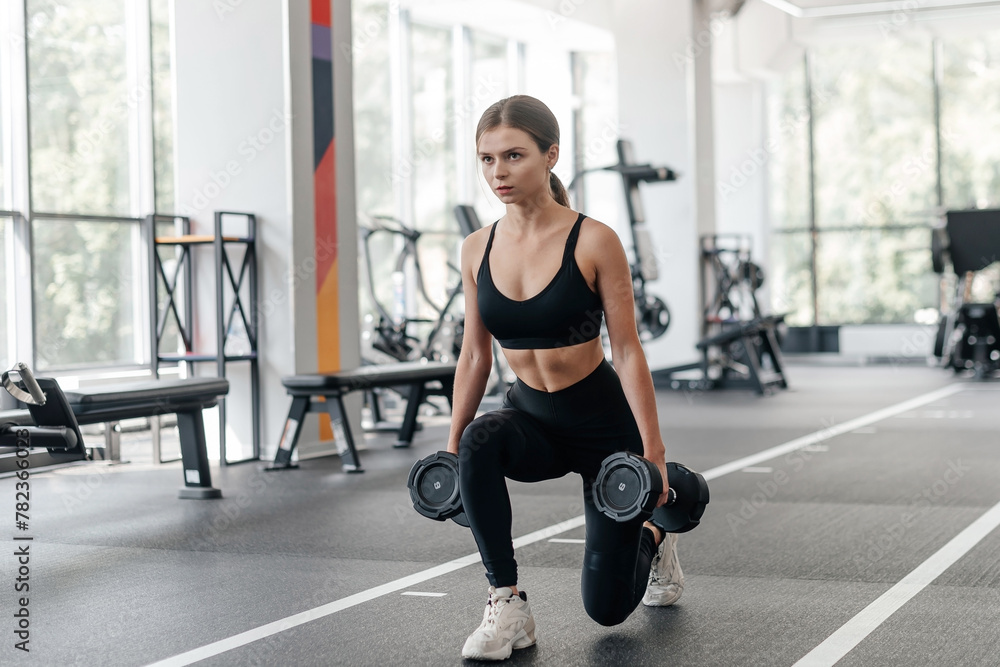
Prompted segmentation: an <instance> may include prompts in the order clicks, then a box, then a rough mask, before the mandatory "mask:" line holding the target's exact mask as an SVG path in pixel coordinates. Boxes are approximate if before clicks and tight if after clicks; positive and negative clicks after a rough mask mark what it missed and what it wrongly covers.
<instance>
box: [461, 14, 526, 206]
mask: <svg viewBox="0 0 1000 667" xmlns="http://www.w3.org/2000/svg"><path fill="white" fill-rule="evenodd" d="M471 71H472V76H471V80H470V82H469V83H470V84H471V89H470V90H468V91H467V93H468V94H467V99H466V100H465V104H464V107H465V108H468V109H471V110H472V113H471V114H469V115H470V119H471V126H470V130H469V131H470V132H472V133H473V136H475V134H474V131H475V127H476V124H477V123H478V122H479V117H480V116H482V115H483V112H484V111H486V109H487V108H489V106H490V105H491V104H493V103H494V102H496V101H497V100H500V99H502V98H504V97H507V95H508V94H509V92H508V91H509V89H510V87H511V84H512V83H515V84H516V82H509V81H508V80H507V73H508V72H509V71H510V66H509V64H508V62H507V41H506V40H504V39H501V38H499V37H495V36H493V35H489V34H486V33H483V32H478V31H477V32H473V34H472V70H471ZM475 183H476V188H475V195H476V196H475V200H474V201H473V205H474V206H475V207H476V210H478V211H490V220H489V222H493V220H495V219H496V218H499V217H500V216H501V215H502V214H503V206H502V205H501V204H500V203H499V202H498V201H497V199H496V197H494V196H493V193H492V192H491V191H490V188H489V186H488V185H487V184H486V181H484V180H483V178H482V176H479V177H477V178H476V181H475Z"/></svg>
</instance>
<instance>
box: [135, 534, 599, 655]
mask: <svg viewBox="0 0 1000 667" xmlns="http://www.w3.org/2000/svg"><path fill="white" fill-rule="evenodd" d="M583 524H584V518H583V516H578V517H575V518H572V519H569V520H568V521H563V522H561V523H557V524H555V525H553V526H549V527H548V528H542V529H541V530H536V531H535V532H533V533H528V534H527V535H523V536H521V537H519V538H517V539H516V540H514V548H515V549H517V548H519V547H523V546H526V545H528V544H533V543H535V542H541V541H542V540H546V539H548V538H550V537H552V536H553V535H558V534H559V533H565V532H566V531H567V530H572V529H574V528H579V527H580V526H582V525H583ZM479 562H480V557H479V552H476V553H472V554H469V555H468V556H462V557H461V558H456V559H455V560H451V561H448V562H447V563H443V564H441V565H438V566H436V567H432V568H430V569H427V570H422V571H420V572H415V573H413V574H411V575H409V576H406V577H403V578H401V579H396V580H395V581H390V582H389V583H386V584H382V585H381V586H376V587H375V588H369V589H368V590H366V591H361V592H360V593H355V594H354V595H349V596H347V597H346V598H341V599H340V600H334V601H333V602H329V603H327V604H325V605H322V606H319V607H316V608H315V609H309V610H307V611H303V612H300V613H298V614H294V615H292V616H288V617H287V618H282V619H280V620H277V621H273V622H271V623H267V624H265V625H261V626H258V627H256V628H253V629H251V630H247V631H246V632H241V633H240V634H238V635H233V636H232V637H227V638H226V639H222V640H220V641H217V642H214V643H212V644H207V645H205V646H202V647H200V648H196V649H194V650H192V651H188V652H187V653H181V654H180V655H175V656H174V657H172V658H167V659H166V660H160V661H159V662H154V663H152V664H151V665H149V667H167V666H169V667H182V666H183V665H190V664H192V663H195V662H198V661H199V660H206V659H208V658H211V657H212V656H215V655H219V654H220V653H225V652H226V651H231V650H233V649H235V648H239V647H240V646H245V645H247V644H249V643H251V642H255V641H257V640H258V639H264V638H265V637H270V636H271V635H276V634H278V633H279V632H284V631H285V630H289V629H291V628H294V627H296V626H299V625H302V624H303V623H308V622H309V621H315V620H316V619H319V618H323V617H324V616H329V615H331V614H336V613H337V612H338V611H343V610H344V609H349V608H351V607H354V606H357V605H359V604H361V603H363V602H368V601H369V600H374V599H375V598H379V597H382V596H383V595H388V594H389V593H395V592H396V591H398V590H401V589H403V588H409V587H410V586H416V585H417V584H422V583H424V582H425V581H427V580H429V579H433V578H435V577H440V576H441V575H443V574H448V573H449V572H454V571H455V570H460V569H462V568H463V567H466V566H467V565H472V564H473V563H479Z"/></svg>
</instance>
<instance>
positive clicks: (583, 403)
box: [459, 361, 656, 625]
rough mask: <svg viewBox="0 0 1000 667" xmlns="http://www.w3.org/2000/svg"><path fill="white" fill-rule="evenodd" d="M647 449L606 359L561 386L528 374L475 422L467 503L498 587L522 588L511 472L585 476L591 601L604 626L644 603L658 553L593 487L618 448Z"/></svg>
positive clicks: (467, 464) (585, 586)
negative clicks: (535, 383)
mask: <svg viewBox="0 0 1000 667" xmlns="http://www.w3.org/2000/svg"><path fill="white" fill-rule="evenodd" d="M624 450H629V451H632V452H635V453H637V454H642V451H643V450H642V439H641V437H640V435H639V428H638V426H637V425H636V422H635V418H634V417H633V415H632V410H631V408H630V407H629V404H628V401H627V400H626V398H625V392H624V391H623V390H622V386H621V382H620V381H619V379H618V375H617V374H616V373H615V371H614V369H613V368H612V367H611V365H610V364H609V363H608V362H606V361H605V362H603V363H601V365H600V366H598V367H597V369H595V370H594V372H592V373H591V374H590V375H588V376H587V377H586V378H584V379H583V380H580V381H579V382H577V383H576V384H574V385H572V386H570V387H567V388H565V389H562V390H560V391H556V392H551V393H549V392H544V391H538V390H537V389H532V388H531V387H529V386H527V385H526V384H524V383H523V382H521V381H520V380H518V381H517V382H516V383H515V384H514V385H513V386H512V387H511V388H510V390H509V391H508V392H507V396H506V398H505V400H504V402H503V407H501V408H500V409H499V410H496V411H494V412H489V413H487V414H485V415H482V416H481V417H478V418H477V419H475V420H474V421H473V422H472V423H471V424H469V426H468V427H467V428H466V429H465V432H464V433H463V434H462V439H461V443H460V446H459V483H460V486H461V491H462V505H463V507H464V508H465V513H466V515H467V516H468V518H469V524H470V525H471V526H472V534H473V535H475V537H476V543H477V544H478V545H479V553H480V554H481V555H482V557H483V564H484V565H485V566H486V578H487V579H489V581H490V584H491V585H493V586H513V585H516V584H517V562H516V561H515V560H514V546H513V544H512V540H511V509H510V496H509V495H508V493H507V482H506V480H505V477H509V478H510V479H513V480H516V481H518V482H538V481H541V480H544V479H555V478H557V477H562V476H563V475H565V474H567V473H570V472H576V473H579V474H580V475H581V476H582V477H583V502H584V510H585V511H584V514H585V517H586V522H587V538H586V550H585V551H584V556H583V575H582V580H581V591H582V594H583V606H584V608H585V609H586V610H587V614H589V615H590V617H591V618H592V619H594V620H595V621H597V622H598V623H600V624H602V625H617V624H618V623H621V622H622V621H624V620H625V619H626V618H628V616H629V614H631V613H632V611H633V610H635V608H636V607H637V606H638V604H639V602H640V601H641V600H642V596H643V593H644V592H645V590H646V580H647V578H648V576H649V566H650V562H651V561H652V559H653V556H654V555H655V553H656V543H655V541H654V538H653V533H652V532H651V531H649V530H643V529H642V520H641V519H635V520H632V521H629V522H626V523H618V522H617V521H614V520H612V519H609V518H608V517H606V516H605V515H604V514H602V513H601V512H600V511H598V510H597V508H596V507H595V506H594V503H593V500H592V499H591V495H590V486H591V483H592V481H593V479H594V477H595V476H596V475H597V471H598V470H599V469H600V467H601V462H602V461H603V460H604V458H605V457H607V456H608V455H609V454H612V453H614V452H618V451H624Z"/></svg>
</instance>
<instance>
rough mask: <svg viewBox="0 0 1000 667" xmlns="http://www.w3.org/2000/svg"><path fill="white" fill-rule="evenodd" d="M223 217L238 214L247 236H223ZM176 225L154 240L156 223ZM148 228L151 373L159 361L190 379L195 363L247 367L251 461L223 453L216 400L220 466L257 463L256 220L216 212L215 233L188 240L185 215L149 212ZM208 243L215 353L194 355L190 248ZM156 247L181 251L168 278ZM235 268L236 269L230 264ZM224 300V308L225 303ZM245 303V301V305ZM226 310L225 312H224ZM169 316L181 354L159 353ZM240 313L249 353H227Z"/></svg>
mask: <svg viewBox="0 0 1000 667" xmlns="http://www.w3.org/2000/svg"><path fill="white" fill-rule="evenodd" d="M227 216H240V217H243V218H245V219H246V224H247V230H246V235H245V236H224V235H223V232H222V221H223V218H225V217H227ZM164 221H174V222H175V223H179V225H180V229H179V232H180V236H177V237H163V238H157V237H156V223H157V222H164ZM146 230H147V232H146V233H147V235H148V240H149V267H150V271H151V272H152V274H153V275H152V279H151V280H150V286H149V289H150V314H151V319H152V323H151V324H152V325H151V327H150V352H151V355H150V356H151V363H152V370H153V375H154V376H155V377H159V364H160V362H177V363H180V362H183V363H185V364H187V367H188V373H189V375H194V364H196V363H201V362H215V364H216V372H217V375H218V376H219V377H226V365H227V363H229V362H233V361H246V362H249V363H250V402H251V415H252V420H253V423H252V432H253V436H252V455H251V456H250V457H249V458H243V459H235V460H231V459H229V457H228V456H227V452H226V423H227V421H226V401H227V399H226V398H220V399H219V451H220V457H219V458H220V463H221V464H222V465H229V464H234V463H245V462H248V461H258V460H260V435H261V434H260V369H259V365H258V349H257V348H258V346H257V341H258V318H257V251H256V239H257V216H256V215H254V214H253V213H243V212H237V211H216V212H215V219H214V235H213V236H211V237H208V236H205V237H200V236H198V237H192V236H191V235H190V234H191V221H190V219H189V218H187V217H184V216H170V215H160V214H151V215H149V216H147V217H146ZM208 245H211V246H212V247H213V251H214V264H215V266H214V270H215V312H216V351H215V353H214V354H198V353H196V352H195V351H194V343H193V336H192V334H193V327H194V312H193V310H194V309H193V303H192V294H193V292H192V286H193V283H192V280H193V259H192V248H193V247H194V246H208ZM160 246H172V247H174V248H178V249H180V256H179V257H178V258H177V266H175V267H174V271H173V274H172V276H169V277H168V275H167V272H166V269H165V268H164V266H163V260H162V258H161V256H160V253H159V250H158V249H159V247H160ZM231 247H232V248H238V247H242V248H243V257H242V259H241V260H239V261H238V262H237V261H234V258H233V254H231V251H230V249H231ZM237 264H238V267H239V268H238V269H236V270H235V271H234V266H236V265H237ZM161 280H162V281H163V285H164V287H165V288H166V291H167V296H166V301H165V303H164V304H163V306H162V308H161V307H160V306H159V301H158V299H159V294H158V288H159V284H160V281H161ZM179 281H180V282H179ZM244 285H246V286H247V292H248V294H247V296H246V298H245V299H244V297H243V295H242V293H241V290H242V289H243V286H244ZM178 290H181V294H182V295H183V319H182V314H181V312H180V310H179V309H178V307H177V298H176V293H177V291H178ZM227 302H228V304H227ZM247 302H249V303H247ZM227 310H228V312H227ZM170 313H173V314H174V317H175V319H176V321H177V327H178V331H179V333H180V336H181V341H182V343H183V345H184V353H183V354H177V353H161V352H160V343H161V341H162V338H163V333H164V330H165V328H166V324H167V319H168V317H169V315H170ZM237 314H239V316H240V319H241V321H242V323H243V327H244V330H245V331H246V334H247V340H248V342H249V344H250V351H249V352H248V353H247V354H239V355H229V354H226V344H227V343H228V342H229V340H230V337H231V335H232V326H233V323H234V322H235V318H236V315H237Z"/></svg>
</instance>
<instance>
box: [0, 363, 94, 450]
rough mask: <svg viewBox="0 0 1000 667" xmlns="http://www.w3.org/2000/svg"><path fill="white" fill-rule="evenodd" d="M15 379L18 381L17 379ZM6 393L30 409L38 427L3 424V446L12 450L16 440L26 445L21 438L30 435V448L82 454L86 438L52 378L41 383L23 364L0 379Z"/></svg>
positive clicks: (0, 432)
mask: <svg viewBox="0 0 1000 667" xmlns="http://www.w3.org/2000/svg"><path fill="white" fill-rule="evenodd" d="M15 376H16V378H17V379H14V377H15ZM0 379H2V382H3V386H4V389H6V390H7V393H8V394H10V395H11V396H13V397H14V398H16V399H17V400H19V401H21V402H22V403H25V404H26V405H27V406H28V413H29V414H30V415H31V419H32V420H33V421H34V423H35V425H27V424H24V425H18V424H16V423H3V424H0V446H5V447H10V446H14V445H13V444H11V441H12V440H13V441H14V442H16V441H17V440H21V441H22V442H23V441H24V439H23V438H19V437H18V436H19V435H22V434H27V436H28V438H27V443H28V446H30V447H44V448H45V449H47V450H48V451H49V452H55V451H67V450H81V451H82V445H83V436H82V435H81V434H80V425H79V424H77V421H76V416H75V415H74V414H73V410H72V408H70V406H69V403H68V402H67V401H66V395H65V394H63V392H62V389H61V388H60V387H59V385H58V384H56V381H55V380H53V379H51V378H40V382H39V381H38V380H36V379H35V377H34V376H33V375H32V374H31V370H30V369H29V368H28V367H27V366H26V365H25V364H23V363H17V364H15V365H14V367H13V368H11V369H10V370H7V371H4V373H3V375H2V376H0Z"/></svg>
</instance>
